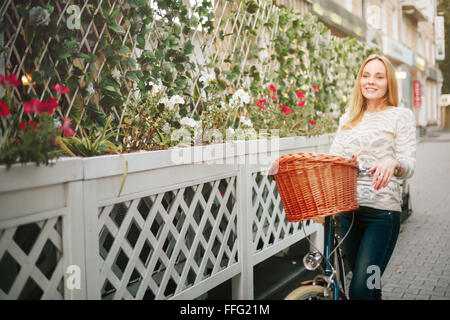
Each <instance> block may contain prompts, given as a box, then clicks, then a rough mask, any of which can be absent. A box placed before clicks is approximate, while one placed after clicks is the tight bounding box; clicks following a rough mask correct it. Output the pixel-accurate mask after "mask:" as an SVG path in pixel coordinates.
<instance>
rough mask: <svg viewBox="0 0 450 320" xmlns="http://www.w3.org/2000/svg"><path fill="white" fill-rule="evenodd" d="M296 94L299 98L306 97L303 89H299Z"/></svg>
mask: <svg viewBox="0 0 450 320" xmlns="http://www.w3.org/2000/svg"><path fill="white" fill-rule="evenodd" d="M295 94H296V95H297V98H299V99H302V98H305V93H303V92H302V91H297V92H296V93H295Z"/></svg>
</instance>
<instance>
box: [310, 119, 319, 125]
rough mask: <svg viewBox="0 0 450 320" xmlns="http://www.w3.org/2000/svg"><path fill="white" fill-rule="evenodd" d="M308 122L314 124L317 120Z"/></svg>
mask: <svg viewBox="0 0 450 320" xmlns="http://www.w3.org/2000/svg"><path fill="white" fill-rule="evenodd" d="M309 123H310V124H312V125H315V124H316V123H317V122H316V120H311V121H310V122H309Z"/></svg>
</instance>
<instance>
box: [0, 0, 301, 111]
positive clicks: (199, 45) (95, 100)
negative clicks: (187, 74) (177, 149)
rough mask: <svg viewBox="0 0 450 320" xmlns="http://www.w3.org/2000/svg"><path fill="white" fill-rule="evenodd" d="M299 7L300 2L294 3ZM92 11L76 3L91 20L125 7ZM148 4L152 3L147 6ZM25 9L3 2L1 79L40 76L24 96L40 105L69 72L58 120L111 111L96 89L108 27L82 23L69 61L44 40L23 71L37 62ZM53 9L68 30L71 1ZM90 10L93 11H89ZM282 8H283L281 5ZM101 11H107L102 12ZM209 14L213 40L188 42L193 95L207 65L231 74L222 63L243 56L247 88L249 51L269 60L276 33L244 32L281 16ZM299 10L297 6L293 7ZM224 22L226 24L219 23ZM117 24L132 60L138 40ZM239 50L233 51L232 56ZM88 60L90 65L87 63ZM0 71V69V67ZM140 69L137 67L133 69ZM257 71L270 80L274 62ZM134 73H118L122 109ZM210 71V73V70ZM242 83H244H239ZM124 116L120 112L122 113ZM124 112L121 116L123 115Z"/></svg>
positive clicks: (111, 3) (231, 5) (202, 35)
mask: <svg viewBox="0 0 450 320" xmlns="http://www.w3.org/2000/svg"><path fill="white" fill-rule="evenodd" d="M285 2H286V4H287V5H291V6H295V4H296V1H285ZM298 2H301V1H298ZM93 3H94V4H95V6H93V7H92V3H91V2H89V1H83V2H81V3H79V4H78V3H76V4H77V6H78V8H79V16H80V17H84V16H89V17H95V15H96V14H99V13H101V14H111V13H112V12H113V10H114V9H115V8H117V7H119V8H120V6H122V5H124V3H123V1H120V0H99V1H96V2H93ZM149 3H152V1H149ZM185 3H186V5H188V7H189V8H190V12H192V14H193V13H194V12H195V10H196V8H197V7H196V6H195V5H196V1H185ZM18 4H23V3H22V2H20V1H16V0H7V1H5V2H3V4H2V5H1V7H0V16H1V17H2V18H3V19H4V20H6V21H7V22H8V23H9V25H10V28H9V29H8V30H7V31H6V32H4V33H3V34H2V36H3V45H4V47H6V48H9V49H10V50H9V51H8V52H5V53H3V57H2V60H3V61H2V62H3V65H4V68H5V69H6V70H0V72H1V73H5V71H8V72H13V73H16V74H17V75H19V77H22V76H27V77H28V79H29V78H30V76H31V75H32V74H33V72H41V73H45V75H48V77H43V79H41V80H40V81H41V82H42V83H38V84H37V85H29V86H28V87H27V90H26V94H33V95H35V96H36V97H38V98H39V99H41V100H42V99H43V98H44V97H47V96H51V95H53V92H52V89H51V88H50V83H51V81H57V82H61V83H66V82H67V80H68V78H66V77H64V76H63V75H61V74H60V73H61V71H60V70H61V69H67V70H68V71H67V74H72V73H73V74H78V73H79V74H78V76H77V77H74V78H76V82H77V83H78V85H77V86H76V89H75V91H73V92H71V93H70V95H65V96H64V100H65V101H64V102H62V101H60V104H62V105H64V108H63V109H62V110H61V109H58V112H59V115H60V117H68V116H69V115H70V114H71V111H72V109H73V108H77V109H79V110H80V112H81V114H80V115H79V118H81V117H82V115H83V114H84V113H85V112H86V106H89V105H91V104H94V105H96V107H98V108H99V109H100V110H103V109H104V108H107V109H108V108H109V107H110V106H105V105H102V103H101V98H102V96H103V94H102V92H101V90H100V89H99V82H100V76H101V73H102V70H103V69H104V68H105V67H106V59H105V56H104V54H100V53H99V51H98V48H99V44H100V41H101V40H105V39H106V41H110V40H109V39H111V32H112V31H111V30H110V29H108V27H107V24H106V23H102V24H98V23H94V18H92V19H91V20H90V21H88V22H85V23H82V24H81V25H80V27H79V28H78V29H77V31H76V36H75V40H76V42H77V43H76V46H75V48H74V49H73V50H72V51H74V52H72V54H71V57H69V58H65V59H56V60H55V58H54V57H53V56H52V55H51V54H50V52H51V50H52V49H53V48H54V46H55V44H60V43H59V38H58V36H56V37H52V38H49V39H47V40H46V42H45V45H44V49H43V50H42V52H40V53H39V57H38V59H37V60H36V61H35V62H33V65H25V64H24V61H25V60H26V59H27V57H28V56H30V55H32V56H35V55H36V53H35V52H31V50H30V45H27V42H26V41H25V38H24V34H25V29H24V25H25V24H26V23H27V19H24V18H23V17H22V16H21V15H20V14H19V12H18V9H17V5H18ZM45 4H46V2H45V1H36V2H33V5H41V6H44V5H45ZM51 4H52V5H53V6H54V12H53V13H52V15H56V16H57V17H58V19H57V27H58V28H62V27H64V25H66V24H67V23H68V22H70V21H69V18H71V15H70V14H69V13H68V12H70V13H72V11H68V9H69V7H70V6H71V5H73V3H72V2H71V1H64V2H60V1H54V2H51ZM90 4H91V5H90ZM281 5H283V4H281ZM105 6H106V7H107V8H108V9H105ZM213 6H214V7H213V10H214V15H215V18H214V19H215V21H214V24H215V26H216V28H215V29H214V31H213V32H212V34H210V35H208V34H206V32H204V31H202V29H201V28H198V29H197V30H195V32H194V33H193V34H192V35H191V36H190V38H189V39H186V40H190V41H191V42H192V43H193V44H194V47H195V48H194V51H193V53H192V54H191V59H192V61H193V62H194V64H195V66H196V68H195V70H193V71H194V73H195V74H193V75H192V80H193V82H192V83H191V88H192V90H199V91H200V88H199V87H198V78H199V76H200V74H201V73H202V72H205V71H206V72H208V70H205V62H208V61H210V62H212V63H213V64H214V66H215V67H217V68H219V69H220V70H228V69H229V68H230V63H229V62H226V61H224V60H225V58H226V57H229V58H230V60H233V59H234V58H236V57H235V55H234V54H235V52H239V55H243V57H244V58H243V61H242V64H241V65H240V69H241V70H242V74H241V75H240V77H239V79H238V82H241V81H242V86H243V87H246V86H248V83H247V82H246V81H245V79H244V78H245V77H246V76H244V75H243V73H244V72H245V71H246V70H248V68H249V67H250V66H251V65H252V64H255V62H254V61H253V62H252V61H251V60H249V59H247V58H248V54H249V50H250V48H251V47H252V46H253V44H254V43H255V42H258V44H259V45H260V46H262V47H266V49H265V50H266V54H267V55H268V56H269V55H270V52H271V50H272V49H271V39H273V37H274V36H275V34H276V32H277V31H276V30H277V28H273V30H272V31H271V33H268V34H260V35H258V36H257V37H254V36H250V35H249V34H248V30H246V28H245V27H246V26H251V27H252V26H253V27H254V26H255V23H256V22H257V21H258V20H263V21H264V20H265V19H268V17H269V16H270V14H271V12H272V11H276V10H279V8H278V7H276V6H273V5H271V7H270V8H268V9H267V8H266V6H268V4H264V5H263V6H262V7H261V8H259V9H258V10H257V11H256V12H255V13H253V14H249V13H248V12H246V11H245V2H244V1H239V2H230V1H225V0H220V1H213ZM297 6H299V5H298V3H297ZM304 7H305V5H304V4H303V5H302V6H301V8H300V9H301V10H305V8H304ZM230 14H232V15H233V19H225V18H226V17H227V15H230ZM223 21H226V22H225V23H223ZM115 23H116V24H117V25H118V28H121V30H122V32H121V36H120V37H121V42H122V45H123V46H125V45H127V46H128V47H130V48H131V49H130V52H129V53H128V55H127V57H128V58H132V59H134V60H136V59H137V58H138V57H139V56H140V54H141V53H142V50H140V49H139V48H137V47H136V45H137V40H136V37H133V36H132V34H131V33H130V30H131V27H132V26H131V23H130V22H129V21H126V20H125V19H123V16H122V15H121V14H120V13H119V15H118V16H117V17H116V19H115ZM158 23H159V22H158V21H157V20H154V21H153V22H152V24H151V25H150V26H149V27H150V28H156V27H157V24H158ZM220 30H222V31H225V33H226V34H228V35H230V34H233V36H231V37H230V36H227V37H225V39H224V40H223V41H222V40H220V39H219V37H218V32H219V31H220ZM146 47H147V48H150V49H151V50H155V49H156V48H155V47H154V41H153V39H151V38H150V36H147V38H146ZM236 49H237V50H236ZM89 57H91V59H89ZM44 60H49V64H46V66H48V65H50V66H51V68H52V70H42V67H43V65H42V62H43V61H44ZM0 66H1V64H0ZM137 67H138V69H139V65H138V66H137ZM256 67H258V68H260V69H261V73H262V74H269V73H270V71H271V69H272V68H274V67H276V62H273V63H269V64H268V65H267V66H265V67H264V68H265V70H263V69H262V66H260V65H259V64H257V65H256ZM130 70H132V69H129V70H126V69H120V68H119V70H118V71H119V72H120V73H121V74H122V77H123V78H122V80H121V81H122V87H121V92H122V93H123V95H124V98H125V103H124V106H126V105H127V104H128V103H130V99H131V98H132V96H133V94H134V93H135V91H136V84H135V83H134V82H132V81H128V80H127V79H125V77H124V75H125V73H126V72H127V71H130ZM209 71H213V70H209ZM87 75H89V80H87ZM241 78H242V79H241ZM34 81H35V79H31V80H30V83H31V84H32V83H33V82H34ZM87 81H89V82H91V83H95V84H96V85H95V86H94V88H95V93H94V94H92V95H88V96H86V93H85V92H84V91H85V90H86V88H87V86H88V85H89V83H87ZM22 94H23V92H21V91H19V90H17V89H16V90H15V98H16V101H17V102H19V101H24V97H22ZM193 99H194V107H193V109H192V110H191V113H192V114H194V113H196V112H197V107H198V104H199V102H200V99H201V96H199V97H194V98H193ZM120 109H121V108H118V107H117V106H114V107H113V108H112V110H113V113H114V114H115V116H116V117H117V118H120V119H121V118H122V116H123V114H119V113H120V112H121V111H120ZM122 109H123V111H124V108H122ZM123 111H122V112H123Z"/></svg>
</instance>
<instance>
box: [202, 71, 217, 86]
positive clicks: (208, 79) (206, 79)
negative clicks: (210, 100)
mask: <svg viewBox="0 0 450 320" xmlns="http://www.w3.org/2000/svg"><path fill="white" fill-rule="evenodd" d="M215 79H216V76H215V75H214V74H213V73H208V74H206V75H202V76H201V77H200V78H199V79H198V81H200V82H202V83H203V85H205V86H206V85H208V84H209V83H210V82H211V81H213V80H215Z"/></svg>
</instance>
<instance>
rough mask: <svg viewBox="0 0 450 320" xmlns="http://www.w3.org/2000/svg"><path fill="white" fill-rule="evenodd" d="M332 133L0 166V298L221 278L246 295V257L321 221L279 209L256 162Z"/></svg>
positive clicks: (191, 288)
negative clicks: (292, 218)
mask: <svg viewBox="0 0 450 320" xmlns="http://www.w3.org/2000/svg"><path fill="white" fill-rule="evenodd" d="M331 140H332V136H328V135H324V136H318V137H312V138H305V137H293V138H282V139H277V140H271V141H235V142H230V143H225V144H216V145H207V146H199V147H192V148H182V149H181V148H178V149H171V150H164V151H152V152H141V153H132V154H124V155H123V156H118V155H113V156H100V157H92V158H63V159H59V160H58V161H56V162H55V163H54V164H52V166H49V167H37V166H35V165H32V164H30V165H25V166H22V165H15V166H13V167H12V168H11V169H10V170H9V171H7V170H6V169H5V168H4V167H0V203H1V204H2V205H1V207H0V210H1V211H0V299H22V298H32V299H194V298H196V297H199V296H200V295H202V294H205V293H207V292H208V291H209V290H211V289H212V288H214V287H215V286H217V285H219V284H221V283H223V282H225V281H227V280H229V279H233V298H236V299H253V267H254V266H255V265H256V264H258V263H259V262H261V261H263V260H265V259H267V258H269V257H270V256H272V255H274V254H276V253H278V252H279V251H280V250H283V249H285V248H287V247H288V246H290V245H292V244H293V243H295V242H297V241H299V240H301V239H302V238H304V231H303V230H302V225H303V226H304V228H305V231H306V234H311V235H314V237H313V238H314V239H315V241H316V242H317V245H319V246H320V244H321V241H322V239H321V232H322V229H321V225H317V224H314V223H312V222H311V223H310V222H307V223H304V224H300V223H288V222H287V221H286V218H285V214H284V211H283V208H282V204H281V200H280V197H279V194H278V190H277V188H276V185H275V182H274V181H273V180H272V179H271V177H269V176H267V174H266V173H267V170H268V168H269V167H270V164H271V163H272V162H273V161H274V160H275V159H276V158H278V157H279V156H281V155H283V154H286V153H294V152H319V153H326V152H328V149H329V146H330V143H331ZM126 167H127V168H128V169H127V170H126ZM125 172H127V173H126V179H125V183H124V186H123V189H122V190H121V192H120V194H119V191H120V189H121V184H122V181H123V179H124V176H125V175H124V173H125Z"/></svg>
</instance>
